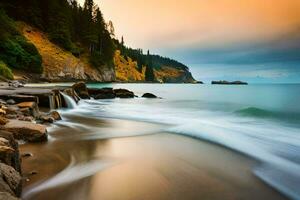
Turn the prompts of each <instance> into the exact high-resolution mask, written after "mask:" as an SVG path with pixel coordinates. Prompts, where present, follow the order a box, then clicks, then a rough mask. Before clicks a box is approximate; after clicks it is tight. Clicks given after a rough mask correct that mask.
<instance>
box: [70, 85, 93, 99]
mask: <svg viewBox="0 0 300 200" xmlns="http://www.w3.org/2000/svg"><path fill="white" fill-rule="evenodd" d="M72 89H73V93H74V94H77V95H78V96H79V97H80V98H81V99H89V98H90V95H89V92H88V89H87V87H86V85H85V83H84V82H78V83H75V84H74V85H73V86H72Z"/></svg>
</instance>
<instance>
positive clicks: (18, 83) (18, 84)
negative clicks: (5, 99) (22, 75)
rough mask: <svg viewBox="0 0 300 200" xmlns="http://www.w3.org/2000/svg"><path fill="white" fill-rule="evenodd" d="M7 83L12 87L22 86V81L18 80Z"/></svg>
mask: <svg viewBox="0 0 300 200" xmlns="http://www.w3.org/2000/svg"><path fill="white" fill-rule="evenodd" d="M8 85H9V86H10V87H14V88H20V87H24V83H21V82H20V81H9V82H8Z"/></svg>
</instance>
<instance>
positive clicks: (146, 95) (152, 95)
mask: <svg viewBox="0 0 300 200" xmlns="http://www.w3.org/2000/svg"><path fill="white" fill-rule="evenodd" d="M142 97H143V98H148V99H155V98H157V96H156V95H154V94H152V93H145V94H143V96H142Z"/></svg>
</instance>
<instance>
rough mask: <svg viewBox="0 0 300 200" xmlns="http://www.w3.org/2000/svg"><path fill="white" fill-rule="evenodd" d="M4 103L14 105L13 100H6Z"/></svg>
mask: <svg viewBox="0 0 300 200" xmlns="http://www.w3.org/2000/svg"><path fill="white" fill-rule="evenodd" d="M6 103H7V104H8V105H14V104H16V102H15V100H13V99H8V100H7V101H6Z"/></svg>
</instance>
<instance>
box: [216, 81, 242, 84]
mask: <svg viewBox="0 0 300 200" xmlns="http://www.w3.org/2000/svg"><path fill="white" fill-rule="evenodd" d="M211 84H212V85H248V83H246V82H242V81H212V82H211Z"/></svg>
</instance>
